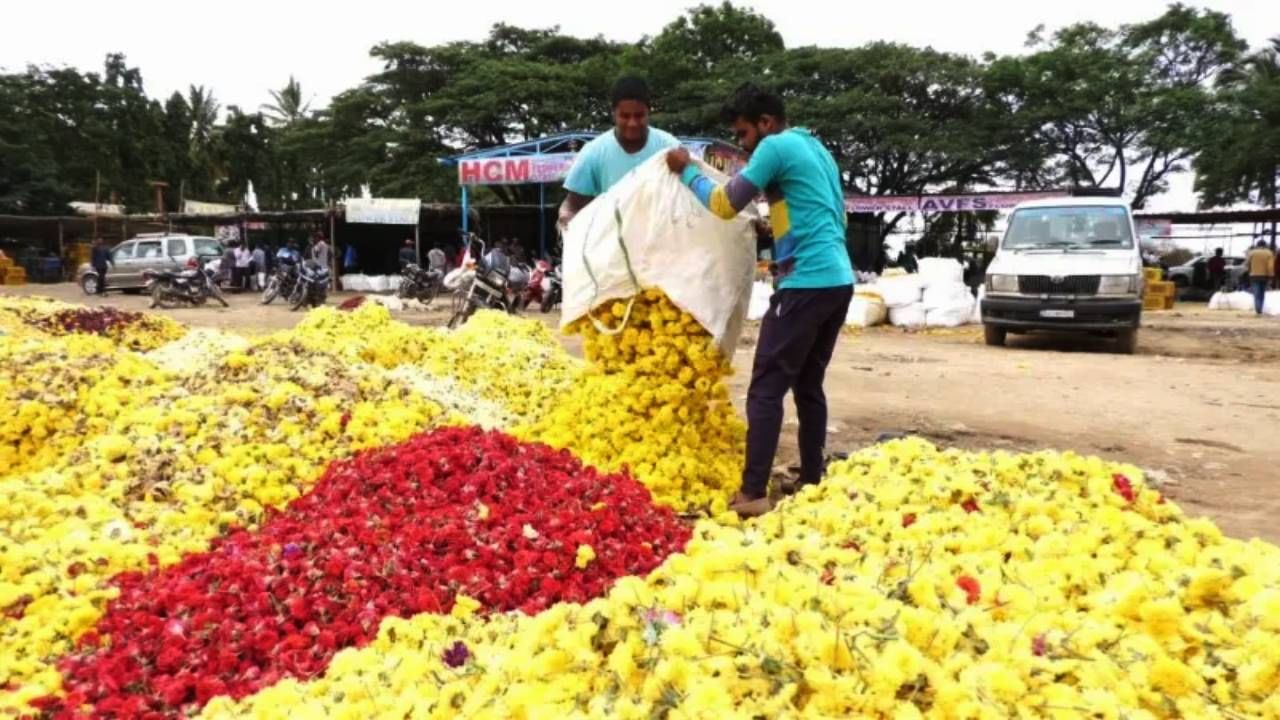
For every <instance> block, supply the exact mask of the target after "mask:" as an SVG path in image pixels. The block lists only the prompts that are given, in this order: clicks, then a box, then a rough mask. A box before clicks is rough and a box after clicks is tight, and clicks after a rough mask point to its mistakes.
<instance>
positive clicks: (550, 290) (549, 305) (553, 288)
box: [538, 265, 564, 313]
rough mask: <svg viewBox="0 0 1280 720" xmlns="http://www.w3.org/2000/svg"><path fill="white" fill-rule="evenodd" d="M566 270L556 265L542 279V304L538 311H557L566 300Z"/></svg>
mask: <svg viewBox="0 0 1280 720" xmlns="http://www.w3.org/2000/svg"><path fill="white" fill-rule="evenodd" d="M563 272H564V269H563V268H562V267H561V266H559V265H556V266H555V268H554V269H552V270H551V272H549V273H547V274H546V275H545V276H544V277H543V278H542V302H541V304H540V305H539V307H538V309H539V310H541V311H542V312H544V313H549V312H551V311H552V310H555V309H556V306H557V305H559V304H560V302H561V300H563V299H564V279H563Z"/></svg>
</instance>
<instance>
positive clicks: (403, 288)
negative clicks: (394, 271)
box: [396, 263, 444, 304]
mask: <svg viewBox="0 0 1280 720" xmlns="http://www.w3.org/2000/svg"><path fill="white" fill-rule="evenodd" d="M443 289H444V273H442V272H440V271H439V270H431V269H429V268H423V267H420V266H418V265H417V264H416V263H409V264H407V265H405V266H404V269H403V270H401V271H400V288H399V289H398V290H396V294H397V295H399V297H400V299H401V300H417V301H418V302H421V303H423V304H428V303H430V302H431V301H432V300H435V299H436V296H438V295H439V294H440V291H441V290H443Z"/></svg>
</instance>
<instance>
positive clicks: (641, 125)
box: [559, 77, 680, 231]
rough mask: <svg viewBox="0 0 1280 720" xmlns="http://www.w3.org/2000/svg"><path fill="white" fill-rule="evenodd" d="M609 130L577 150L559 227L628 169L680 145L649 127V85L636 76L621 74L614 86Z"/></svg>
mask: <svg viewBox="0 0 1280 720" xmlns="http://www.w3.org/2000/svg"><path fill="white" fill-rule="evenodd" d="M611 95H612V98H611V99H612V101H613V124H614V128H613V131H612V132H607V133H604V134H602V135H600V136H599V137H597V138H596V139H594V140H592V141H591V142H589V143H587V144H586V146H584V147H583V148H582V150H581V151H580V152H579V153H578V157H577V158H575V159H574V162H573V167H572V168H570V169H569V176H568V177H566V178H565V180H564V189H565V190H566V191H568V194H567V195H566V197H565V200H564V203H563V204H562V205H561V206H560V219H559V225H560V229H561V230H562V231H563V230H564V228H565V227H567V226H568V225H569V221H570V220H572V219H573V216H574V215H577V214H578V211H579V210H581V209H582V208H584V207H586V206H587V203H589V202H591V201H592V199H594V198H596V197H597V196H600V195H603V194H605V193H606V192H607V191H608V190H609V188H611V187H613V186H614V185H616V184H617V182H618V181H619V180H621V179H622V178H623V177H625V176H626V174H627V173H629V172H631V171H632V170H634V169H635V168H636V166H638V165H640V164H641V163H643V162H644V161H645V160H648V159H649V158H651V157H653V156H654V155H657V154H658V153H660V152H662V151H663V150H666V149H668V148H672V147H676V146H677V145H679V144H680V141H679V140H676V139H675V137H674V136H672V135H671V134H670V133H666V132H663V131H661V130H659V129H657V128H652V127H649V107H650V97H649V86H648V85H647V84H645V81H644V80H641V79H640V78H637V77H624V78H621V79H619V80H618V81H617V82H616V83H614V85H613V92H612V93H611Z"/></svg>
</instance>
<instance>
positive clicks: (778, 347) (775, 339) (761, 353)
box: [742, 286, 853, 498]
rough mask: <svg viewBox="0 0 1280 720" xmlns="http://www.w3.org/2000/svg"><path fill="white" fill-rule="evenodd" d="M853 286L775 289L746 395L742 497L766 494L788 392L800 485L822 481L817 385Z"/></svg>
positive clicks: (822, 427) (821, 409)
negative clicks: (795, 419) (796, 426)
mask: <svg viewBox="0 0 1280 720" xmlns="http://www.w3.org/2000/svg"><path fill="white" fill-rule="evenodd" d="M852 297H853V287H852V286H845V287H837V288H823V289H819V290H779V291H777V292H775V293H774V294H773V297H772V298H771V299H770V300H769V312H767V313H765V316H764V320H763V321H762V323H761V325H760V339H759V341H758V342H757V343H756V359H755V364H754V365H753V367H752V369H751V386H750V388H749V389H748V390H747V465H746V467H745V468H744V469H743V472H742V493H743V494H744V495H747V496H749V497H753V498H757V497H762V496H764V495H765V493H767V492H768V488H769V474H770V472H771V471H772V470H773V456H774V453H775V452H777V450H778V435H779V434H780V433H781V432H782V400H783V398H784V397H786V394H787V391H788V390H790V391H791V392H792V393H793V395H794V396H795V403H796V414H797V415H799V418H800V437H799V440H800V481H801V482H817V481H818V480H820V479H821V478H822V472H823V459H822V452H823V448H824V447H825V445H826V441H827V396H826V394H825V393H824V392H823V390H822V381H823V378H824V377H825V376H826V373H827V363H829V362H831V353H832V352H833V351H834V350H835V347H836V340H837V339H838V338H839V337H840V328H842V327H844V320H845V315H846V314H848V312H849V300H850V299H851V298H852Z"/></svg>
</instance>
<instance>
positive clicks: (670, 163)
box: [667, 145, 777, 220]
mask: <svg viewBox="0 0 1280 720" xmlns="http://www.w3.org/2000/svg"><path fill="white" fill-rule="evenodd" d="M667 167H668V168H670V169H671V171H672V172H674V173H676V174H678V175H680V179H681V180H682V181H683V182H684V184H685V185H687V186H688V187H689V189H690V190H692V191H693V194H694V195H695V196H697V198H698V200H699V201H701V202H702V204H703V206H704V207H706V208H707V209H708V210H710V211H711V212H712V214H714V215H715V216H716V217H719V218H723V219H725V220H732V219H733V218H735V217H737V215H738V213H740V212H742V210H743V208H745V207H746V206H747V205H749V204H751V201H752V200H753V199H754V198H756V197H757V196H759V195H760V191H761V189H762V188H764V187H765V186H766V185H768V184H769V182H770V181H771V180H772V179H773V178H774V175H775V174H776V172H777V162H776V158H775V156H774V153H773V152H772V148H768V147H766V146H764V145H762V146H761V147H759V148H757V150H756V152H755V153H754V154H753V155H752V156H751V161H750V162H749V163H747V167H746V168H744V169H743V171H742V172H741V173H740V174H738V175H735V176H733V178H732V179H730V180H729V182H727V183H725V184H724V185H717V184H716V183H715V182H714V181H712V180H711V178H708V177H707V176H705V175H703V174H702V173H701V172H700V171H699V170H698V167H697V166H696V165H694V164H692V162H690V160H689V151H688V150H687V149H685V148H683V147H681V148H676V149H674V150H668V151H667Z"/></svg>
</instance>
